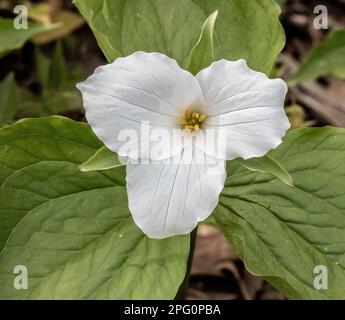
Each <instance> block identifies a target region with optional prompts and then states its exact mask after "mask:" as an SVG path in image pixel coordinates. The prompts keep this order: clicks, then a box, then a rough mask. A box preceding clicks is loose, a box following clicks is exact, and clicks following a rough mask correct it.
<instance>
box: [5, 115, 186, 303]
mask: <svg viewBox="0 0 345 320" xmlns="http://www.w3.org/2000/svg"><path fill="white" fill-rule="evenodd" d="M101 146H102V144H101V142H100V141H99V140H98V139H97V138H96V137H95V136H94V134H93V133H92V131H91V129H90V127H89V126H88V125H87V124H84V123H78V122H74V121H72V120H68V119H66V118H62V117H56V116H54V117H49V118H40V119H30V120H23V121H19V122H18V123H16V124H14V125H12V126H10V127H5V128H3V129H1V130H0V183H1V188H0V221H1V224H0V245H1V246H0V248H1V247H3V249H2V251H1V253H0V283H1V286H0V298H1V299H171V298H174V297H175V295H176V292H177V290H178V288H179V286H180V284H181V282H182V281H183V279H184V276H185V272H186V265H187V260H188V255H189V236H180V237H172V238H169V239H165V240H152V239H148V238H147V237H146V236H145V235H144V234H143V233H142V232H141V231H140V229H139V228H138V227H137V226H136V225H135V224H134V223H133V220H132V217H131V215H130V213H129V210H128V207H127V196H126V189H125V170H124V167H121V168H117V169H112V170H108V171H104V172H99V171H93V172H81V171H80V170H79V165H80V164H81V163H83V162H85V161H86V160H87V159H89V158H90V157H91V156H92V155H93V154H94V153H95V152H96V151H97V150H98V149H99V148H100V147H101ZM16 265H25V266H26V267H27V269H28V275H29V280H28V289H27V290H16V289H14V286H13V281H14V279H15V277H16V276H17V275H16V274H14V273H13V269H14V267H15V266H16Z"/></svg>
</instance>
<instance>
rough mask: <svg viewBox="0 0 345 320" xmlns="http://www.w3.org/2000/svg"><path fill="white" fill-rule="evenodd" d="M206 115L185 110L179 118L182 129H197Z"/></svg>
mask: <svg viewBox="0 0 345 320" xmlns="http://www.w3.org/2000/svg"><path fill="white" fill-rule="evenodd" d="M205 119H206V115H205V114H201V113H198V112H193V111H191V110H186V111H185V113H184V116H183V117H182V119H181V124H182V126H183V129H187V130H189V131H195V130H199V129H200V127H201V124H202V123H203V122H204V121H205Z"/></svg>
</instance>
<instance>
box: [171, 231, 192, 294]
mask: <svg viewBox="0 0 345 320" xmlns="http://www.w3.org/2000/svg"><path fill="white" fill-rule="evenodd" d="M197 232H198V227H196V228H195V229H194V230H193V231H192V232H191V234H190V247H189V257H188V262H187V271H186V275H185V277H184V279H183V282H182V283H181V285H180V288H179V289H178V291H177V294H176V297H175V300H184V299H185V296H186V291H187V289H188V284H189V278H190V271H191V267H192V262H193V256H194V249H195V243H196V236H197Z"/></svg>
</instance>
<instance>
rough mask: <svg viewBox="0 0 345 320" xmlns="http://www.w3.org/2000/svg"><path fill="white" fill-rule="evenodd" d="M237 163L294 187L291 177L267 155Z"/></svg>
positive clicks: (239, 160)
mask: <svg viewBox="0 0 345 320" xmlns="http://www.w3.org/2000/svg"><path fill="white" fill-rule="evenodd" d="M235 161H237V162H238V163H239V164H240V165H242V166H244V167H245V168H247V169H249V170H251V171H258V172H263V173H268V174H271V175H272V176H274V177H276V178H278V179H279V180H280V181H282V182H284V183H285V184H287V185H289V186H290V187H292V186H293V179H292V177H291V175H290V174H289V173H288V172H287V171H286V170H285V169H284V168H283V167H282V166H281V165H280V163H279V162H277V161H276V160H274V159H272V158H271V157H269V156H267V155H266V156H263V157H261V158H251V159H247V160H243V159H236V160H235Z"/></svg>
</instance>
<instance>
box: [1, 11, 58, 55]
mask: <svg viewBox="0 0 345 320" xmlns="http://www.w3.org/2000/svg"><path fill="white" fill-rule="evenodd" d="M55 27H56V26H55V25H48V26H43V25H39V24H34V23H28V29H15V28H14V26H13V19H8V18H1V17H0V58H1V57H3V56H4V55H6V54H8V53H10V52H11V51H12V50H15V49H20V48H21V47H22V46H23V45H24V44H25V42H26V41H28V40H29V39H31V38H32V37H33V36H35V35H37V34H39V33H42V32H45V31H47V30H51V29H53V28H55Z"/></svg>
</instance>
